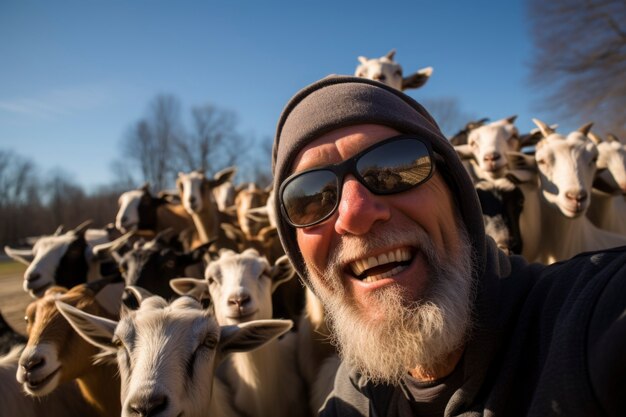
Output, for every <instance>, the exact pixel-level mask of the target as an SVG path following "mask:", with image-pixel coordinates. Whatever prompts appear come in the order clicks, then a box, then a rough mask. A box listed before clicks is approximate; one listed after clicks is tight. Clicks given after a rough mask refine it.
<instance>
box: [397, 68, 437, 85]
mask: <svg viewBox="0 0 626 417" xmlns="http://www.w3.org/2000/svg"><path fill="white" fill-rule="evenodd" d="M432 74H433V67H426V68H422V69H421V70H419V71H417V72H416V73H415V74H411V75H408V76H406V77H404V78H402V90H408V89H410V88H420V87H421V86H423V85H424V84H426V81H428V79H429V78H430V76H431V75H432Z"/></svg>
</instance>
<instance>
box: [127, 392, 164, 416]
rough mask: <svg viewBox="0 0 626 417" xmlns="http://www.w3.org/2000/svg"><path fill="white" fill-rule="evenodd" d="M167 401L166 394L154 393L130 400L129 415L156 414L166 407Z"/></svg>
mask: <svg viewBox="0 0 626 417" xmlns="http://www.w3.org/2000/svg"><path fill="white" fill-rule="evenodd" d="M168 402H169V401H168V398H167V395H165V394H158V393H155V394H153V395H151V396H150V397H149V398H141V399H137V400H134V401H130V402H129V403H128V411H129V414H130V415H131V416H137V417H149V416H156V415H158V414H159V413H160V412H162V411H163V410H165V409H166V408H167V404H168Z"/></svg>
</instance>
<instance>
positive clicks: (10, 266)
mask: <svg viewBox="0 0 626 417" xmlns="http://www.w3.org/2000/svg"><path fill="white" fill-rule="evenodd" d="M24 271H26V265H24V264H21V263H19V262H15V261H13V260H9V261H0V276H3V275H16V274H17V275H22V274H23V273H24Z"/></svg>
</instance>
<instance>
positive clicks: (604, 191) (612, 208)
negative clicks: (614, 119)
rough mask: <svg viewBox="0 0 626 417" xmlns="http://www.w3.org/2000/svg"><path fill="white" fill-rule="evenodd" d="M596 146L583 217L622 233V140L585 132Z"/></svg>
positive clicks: (625, 201) (625, 156)
mask: <svg viewBox="0 0 626 417" xmlns="http://www.w3.org/2000/svg"><path fill="white" fill-rule="evenodd" d="M589 138H591V139H592V140H593V141H594V143H595V144H596V146H597V148H598V173H597V174H596V178H595V181H594V187H593V195H592V198H591V204H590V205H589V210H588V211H587V217H589V219H590V220H591V222H592V223H593V224H595V225H596V226H598V227H599V228H601V229H605V230H609V231H612V232H615V233H619V234H622V235H626V142H625V143H623V142H620V140H619V139H617V138H616V137H615V136H613V135H608V136H607V138H606V140H602V139H600V138H599V137H598V136H596V135H594V134H593V133H592V132H589Z"/></svg>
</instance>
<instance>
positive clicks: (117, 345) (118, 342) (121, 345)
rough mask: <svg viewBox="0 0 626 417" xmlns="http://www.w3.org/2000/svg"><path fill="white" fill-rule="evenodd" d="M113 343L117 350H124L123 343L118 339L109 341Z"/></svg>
mask: <svg viewBox="0 0 626 417" xmlns="http://www.w3.org/2000/svg"><path fill="white" fill-rule="evenodd" d="M111 342H112V343H113V346H115V347H116V348H118V349H125V346H124V342H122V339H120V338H119V337H117V336H116V337H114V338H113V340H112V341H111Z"/></svg>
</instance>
